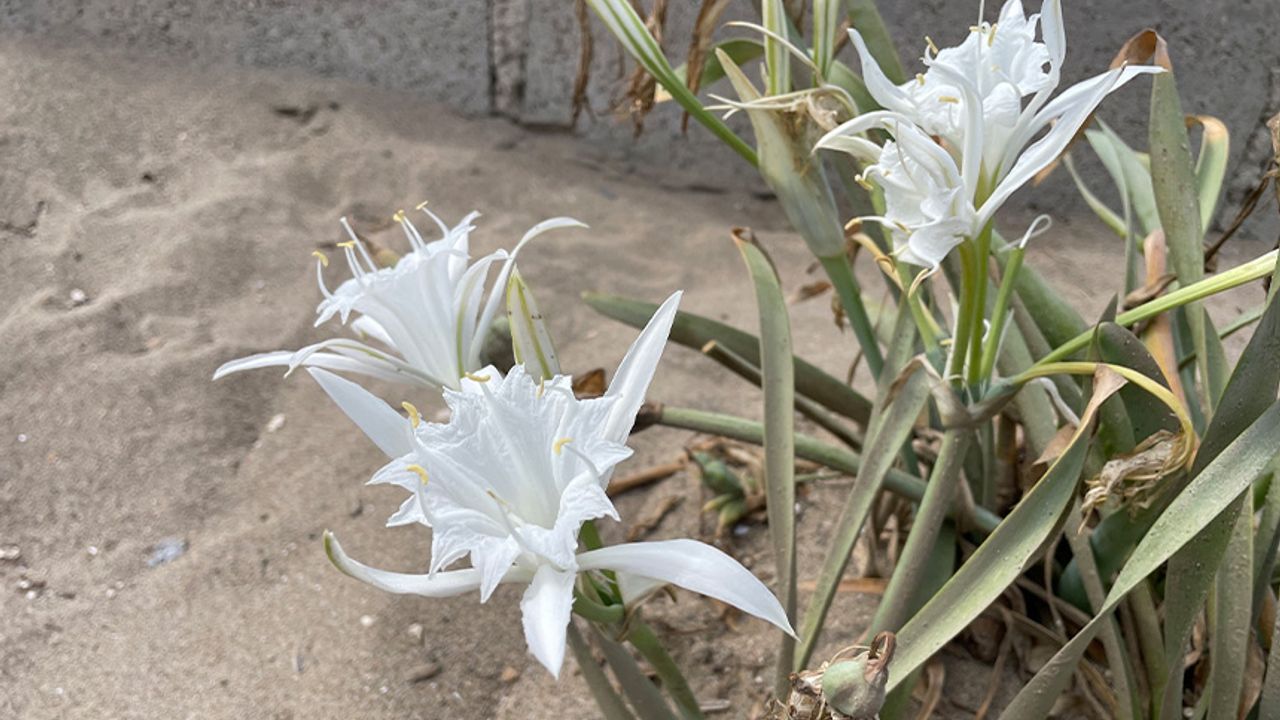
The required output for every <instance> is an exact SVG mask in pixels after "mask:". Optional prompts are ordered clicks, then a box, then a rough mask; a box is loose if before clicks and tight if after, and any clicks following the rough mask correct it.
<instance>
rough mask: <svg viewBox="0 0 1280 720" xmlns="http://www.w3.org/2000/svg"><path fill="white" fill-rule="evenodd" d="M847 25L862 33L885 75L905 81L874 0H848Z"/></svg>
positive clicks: (899, 82) (891, 38)
mask: <svg viewBox="0 0 1280 720" xmlns="http://www.w3.org/2000/svg"><path fill="white" fill-rule="evenodd" d="M849 27H850V28H851V29H853V30H857V31H858V32H859V33H860V34H861V35H862V39H863V40H864V41H865V42H866V43H867V49H868V50H870V51H871V57H873V58H875V59H876V62H877V63H878V64H879V65H880V69H881V70H883V71H884V74H885V76H887V77H888V78H889V79H890V80H892V81H893V82H894V83H897V84H902V83H904V82H906V80H907V74H906V73H905V72H904V71H903V70H902V60H901V59H899V58H898V49H897V48H896V47H894V44H893V37H892V36H890V35H889V28H887V27H885V24H884V19H883V18H881V17H880V11H879V10H878V9H877V8H876V3H875V0H850V2H849ZM864 112H865V111H864Z"/></svg>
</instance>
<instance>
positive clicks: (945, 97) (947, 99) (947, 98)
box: [938, 95, 960, 105]
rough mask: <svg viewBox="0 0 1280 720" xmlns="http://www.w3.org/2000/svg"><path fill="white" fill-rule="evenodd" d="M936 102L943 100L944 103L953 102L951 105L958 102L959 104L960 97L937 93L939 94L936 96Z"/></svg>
mask: <svg viewBox="0 0 1280 720" xmlns="http://www.w3.org/2000/svg"><path fill="white" fill-rule="evenodd" d="M938 102H944V103H951V104H953V105H959V104H960V98H958V97H954V96H952V95H939V96H938Z"/></svg>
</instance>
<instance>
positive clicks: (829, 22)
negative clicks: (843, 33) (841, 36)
mask: <svg viewBox="0 0 1280 720" xmlns="http://www.w3.org/2000/svg"><path fill="white" fill-rule="evenodd" d="M843 5H844V0H813V63H814V65H817V66H818V74H819V75H820V76H822V77H824V78H825V77H826V76H827V71H828V70H829V69H830V68H831V60H832V58H834V57H835V54H836V52H835V49H836V41H837V39H838V38H837V37H836V33H838V32H839V31H840V16H841V14H842V13H843V11H844V8H843Z"/></svg>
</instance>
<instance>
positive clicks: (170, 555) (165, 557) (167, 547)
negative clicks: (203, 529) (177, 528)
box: [147, 537, 187, 567]
mask: <svg viewBox="0 0 1280 720" xmlns="http://www.w3.org/2000/svg"><path fill="white" fill-rule="evenodd" d="M186 552H187V541H186V540H185V539H184V538H179V537H168V538H164V539H163V540H161V541H160V542H158V543H156V544H155V545H153V546H152V548H151V557H149V558H147V564H148V565H150V566H151V567H157V566H159V565H164V564H165V563H170V562H173V561H174V560H177V559H178V558H180V557H182V555H183V554H184V553H186Z"/></svg>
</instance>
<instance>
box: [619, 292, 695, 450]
mask: <svg viewBox="0 0 1280 720" xmlns="http://www.w3.org/2000/svg"><path fill="white" fill-rule="evenodd" d="M681 295H682V293H680V292H675V293H672V295H671V297H669V298H667V299H666V301H664V302H663V303H662V305H661V306H660V307H659V308H658V310H657V312H655V313H654V314H653V317H652V318H650V319H649V323H648V324H647V325H645V328H644V330H642V331H641V332H640V336H639V337H637V338H636V341H635V342H634V343H632V344H631V348H630V349H629V350H627V354H626V356H625V357H623V358H622V362H621V363H619V364H618V371H617V372H616V373H614V375H613V382H611V383H609V390H608V391H607V392H606V393H605V396H606V397H617V398H618V400H617V401H616V402H615V403H614V404H613V407H611V408H610V409H609V419H608V420H607V421H606V422H605V428H604V433H603V436H604V437H605V438H606V439H608V440H613V441H614V442H618V443H626V441H627V436H628V435H629V434H630V433H631V427H632V426H633V425H635V422H636V413H637V412H638V411H639V410H640V405H642V404H643V403H644V394H645V391H646V390H648V389H649V383H650V382H651V381H652V380H653V373H654V371H655V370H657V368H658V360H660V359H662V350H663V348H665V347H666V344H667V336H668V335H670V334H671V323H673V322H675V319H676V310H677V309H678V308H679V306H680V296H681Z"/></svg>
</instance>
